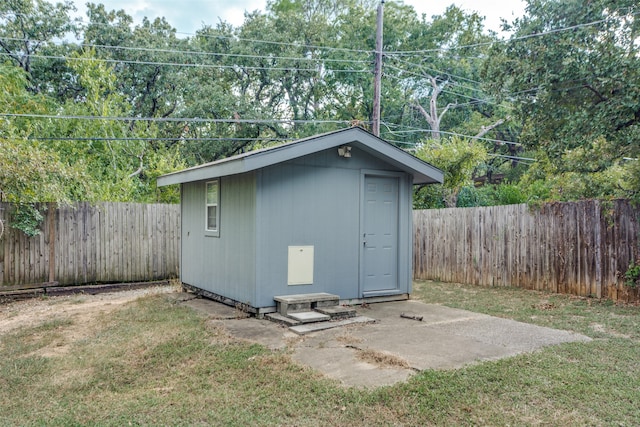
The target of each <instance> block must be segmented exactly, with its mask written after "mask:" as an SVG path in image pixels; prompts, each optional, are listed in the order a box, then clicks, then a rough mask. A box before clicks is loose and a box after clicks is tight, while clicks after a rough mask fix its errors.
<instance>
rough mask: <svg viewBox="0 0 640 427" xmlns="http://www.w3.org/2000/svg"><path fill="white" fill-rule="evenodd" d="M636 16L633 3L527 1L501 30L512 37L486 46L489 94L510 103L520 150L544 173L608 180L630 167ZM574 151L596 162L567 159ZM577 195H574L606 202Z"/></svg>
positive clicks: (636, 118)
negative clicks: (540, 161) (536, 158)
mask: <svg viewBox="0 0 640 427" xmlns="http://www.w3.org/2000/svg"><path fill="white" fill-rule="evenodd" d="M638 16H640V5H639V4H638V3H637V2H636V1H629V0H621V1H616V2H611V1H608V0H597V1H590V2H586V3H585V2H581V1H575V0H563V1H542V0H529V1H528V6H527V14H526V15H525V16H524V17H522V18H520V19H516V20H515V21H514V23H513V24H512V25H507V26H506V28H507V29H511V30H513V31H514V33H513V36H512V39H511V40H510V41H508V42H506V43H499V44H495V45H494V47H493V48H492V50H491V55H490V59H489V60H487V61H486V63H485V68H484V71H483V73H484V76H485V77H486V78H487V81H488V83H489V88H490V90H491V92H492V93H493V94H494V95H495V96H497V97H500V98H502V99H508V100H510V101H511V102H513V104H514V106H515V109H514V115H515V116H516V118H517V120H518V121H521V122H522V123H523V130H522V135H521V138H522V140H523V141H525V143H526V148H527V149H530V150H539V151H540V153H541V157H542V158H544V159H548V161H549V162H550V163H551V165H552V166H553V170H549V171H548V172H549V173H554V174H555V175H558V176H565V177H569V176H570V175H571V174H577V176H582V177H583V178H585V179H586V178H588V176H589V174H591V173H600V172H602V173H604V172H606V171H609V172H611V176H612V177H613V176H614V175H617V174H616V173H613V171H614V170H616V169H619V168H620V167H622V168H623V169H626V168H629V167H631V166H630V165H621V163H622V162H623V158H625V157H626V158H638V157H639V156H640V142H639V141H640V87H638V85H637V82H638V81H640V56H639V54H638V37H639V35H640V33H639V30H640V20H639V18H638ZM576 150H578V151H576ZM603 150H604V151H603ZM577 152H583V157H584V159H585V160H595V159H597V161H587V162H586V163H585V162H574V161H568V160H569V159H570V158H572V157H573V156H575V153H577ZM572 153H573V154H572ZM598 156H600V157H599V158H598ZM605 159H606V161H604V160H605ZM545 161H546V160H545ZM596 164H597V165H596ZM591 166H594V167H595V169H593V168H591ZM585 169H591V170H589V171H586V170H585ZM538 172H539V171H538ZM612 179H614V178H612ZM612 184H613V182H612ZM597 187H600V188H603V189H604V187H601V186H597ZM605 187H606V186H605ZM584 189H585V192H583V193H581V194H577V193H579V192H576V193H575V194H574V195H575V196H576V197H595V196H599V197H603V196H604V197H606V196H608V194H607V193H600V194H595V193H594V192H593V191H590V190H593V189H594V187H592V186H588V187H584ZM629 191H631V193H633V192H638V191H640V188H635V189H631V190H629ZM565 192H566V188H565Z"/></svg>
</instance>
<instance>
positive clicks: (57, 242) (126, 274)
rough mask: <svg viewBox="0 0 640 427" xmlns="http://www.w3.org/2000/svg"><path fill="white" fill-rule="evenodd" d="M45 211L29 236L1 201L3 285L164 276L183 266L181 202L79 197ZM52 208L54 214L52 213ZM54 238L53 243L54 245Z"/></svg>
mask: <svg viewBox="0 0 640 427" xmlns="http://www.w3.org/2000/svg"><path fill="white" fill-rule="evenodd" d="M45 206H46V205H42V206H40V208H41V211H43V215H44V217H45V218H44V220H43V221H42V232H41V233H40V234H39V235H37V236H35V237H28V236H26V235H25V234H24V233H23V232H21V231H18V230H15V229H13V228H11V227H9V226H8V225H9V224H11V214H12V210H13V207H12V206H11V205H10V204H7V203H0V220H2V222H3V223H4V233H3V235H2V236H1V237H0V286H2V285H25V284H30V283H40V282H48V281H52V280H55V281H57V282H59V283H60V284H78V283H92V282H132V281H146V280H156V279H165V278H168V277H174V276H177V275H178V272H179V259H180V257H179V254H180V207H179V206H178V205H165V204H154V205H145V204H137V203H99V204H96V205H91V204H88V203H77V204H74V205H73V206H62V207H60V208H58V209H54V210H53V212H51V210H50V209H45ZM52 213H53V216H52ZM51 241H53V245H51Z"/></svg>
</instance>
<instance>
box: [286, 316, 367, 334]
mask: <svg viewBox="0 0 640 427" xmlns="http://www.w3.org/2000/svg"><path fill="white" fill-rule="evenodd" d="M375 322H376V320H375V319H372V318H370V317H365V316H356V317H351V318H349V319H345V320H339V321H336V322H317V323H307V324H302V325H297V326H291V327H290V328H289V330H291V331H293V332H295V333H296V334H298V335H306V334H310V333H312V332H318V331H323V330H326V329H331V328H337V327H340V326H347V325H354V324H359V323H360V324H361V323H375Z"/></svg>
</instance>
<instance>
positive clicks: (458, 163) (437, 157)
mask: <svg viewBox="0 0 640 427" xmlns="http://www.w3.org/2000/svg"><path fill="white" fill-rule="evenodd" d="M416 155H417V156H418V157H420V158H421V159H423V160H425V161H427V162H429V163H431V164H432V165H434V166H436V167H438V168H440V169H441V170H442V171H443V172H444V183H443V184H442V186H441V187H440V188H439V189H440V190H441V192H440V194H441V197H442V199H443V201H444V204H445V206H446V207H448V208H453V207H456V206H457V202H458V194H459V193H460V190H461V189H462V188H463V187H464V186H465V185H469V184H472V177H473V172H474V171H475V170H476V169H477V168H478V166H479V165H481V164H482V163H483V162H484V161H485V160H486V158H487V150H486V149H485V147H484V146H483V145H482V144H481V143H478V142H474V141H469V140H465V139H462V138H458V137H453V138H443V139H438V140H436V139H433V140H427V141H425V142H424V143H423V144H421V145H420V146H419V147H418V149H417V150H416Z"/></svg>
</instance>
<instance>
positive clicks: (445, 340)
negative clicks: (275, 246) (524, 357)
mask: <svg viewBox="0 0 640 427" xmlns="http://www.w3.org/2000/svg"><path fill="white" fill-rule="evenodd" d="M183 304H187V305H192V306H193V307H194V308H195V309H198V310H200V311H202V312H204V313H207V315H209V316H211V317H212V318H213V319H218V320H212V321H214V322H219V323H220V324H222V325H223V326H224V327H225V328H226V329H227V331H228V332H229V333H230V334H232V335H234V336H236V337H237V338H240V339H245V340H249V341H252V342H257V343H260V344H263V345H265V346H267V347H269V348H272V349H279V348H284V347H289V348H291V349H292V357H293V359H294V360H296V361H298V362H299V363H301V364H304V365H307V366H310V367H312V368H313V369H316V370H318V371H320V372H323V373H324V374H325V375H327V376H328V377H330V378H334V379H336V380H339V381H340V382H342V383H343V384H344V385H346V386H356V387H378V386H383V385H392V384H395V383H397V382H399V381H405V380H406V379H408V378H409V377H410V376H411V375H413V374H414V373H415V372H417V371H422V370H425V369H454V368H459V367H462V366H464V365H468V364H471V363H477V362H480V361H483V360H495V359H499V358H503V357H509V356H514V355H517V354H520V353H524V352H531V351H535V350H538V349H540V348H542V347H545V346H548V345H555V344H560V343H564V342H573V341H590V338H588V337H586V336H584V335H580V334H576V333H573V332H568V331H562V330H557V329H551V328H545V327H541V326H535V325H531V324H528V323H522V322H516V321H514V320H509V319H502V318H498V317H493V316H488V315H485V314H479V313H473V312H470V311H465V310H459V309H453V308H449V307H445V306H440V305H434V304H425V303H422V302H419V301H411V300H409V301H399V302H388V303H378V304H370V305H368V306H367V307H368V308H358V315H362V316H367V317H372V318H374V319H376V320H377V322H376V323H373V324H363V325H353V326H348V327H342V328H335V329H328V330H324V331H320V332H315V333H312V334H309V335H306V336H304V337H299V336H297V335H296V334H294V333H292V332H290V331H289V330H288V329H286V328H283V327H282V326H280V325H277V324H275V323H272V322H270V321H268V320H258V319H255V318H245V319H237V317H238V316H237V315H238V313H237V311H236V310H234V309H233V308H230V307H227V306H224V305H222V304H219V303H216V302H213V301H208V300H192V301H185V302H183ZM401 314H405V315H411V316H417V317H422V321H417V320H412V319H407V318H403V317H401V316H400V315H401Z"/></svg>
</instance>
